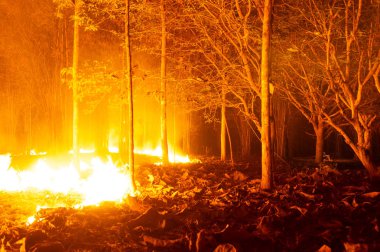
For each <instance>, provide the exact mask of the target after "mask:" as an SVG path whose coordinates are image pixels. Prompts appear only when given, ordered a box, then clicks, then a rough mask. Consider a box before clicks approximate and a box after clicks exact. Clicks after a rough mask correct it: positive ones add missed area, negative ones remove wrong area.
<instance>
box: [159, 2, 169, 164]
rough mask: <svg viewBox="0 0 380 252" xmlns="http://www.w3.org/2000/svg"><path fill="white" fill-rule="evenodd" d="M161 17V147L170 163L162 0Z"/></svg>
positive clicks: (163, 155) (164, 161) (162, 3)
mask: <svg viewBox="0 0 380 252" xmlns="http://www.w3.org/2000/svg"><path fill="white" fill-rule="evenodd" d="M160 17H161V77H160V83H161V87H160V94H161V95H160V103H161V149H162V163H163V164H164V165H165V164H168V163H169V153H168V129H167V120H166V37H167V34H166V11H165V1H164V0H160Z"/></svg>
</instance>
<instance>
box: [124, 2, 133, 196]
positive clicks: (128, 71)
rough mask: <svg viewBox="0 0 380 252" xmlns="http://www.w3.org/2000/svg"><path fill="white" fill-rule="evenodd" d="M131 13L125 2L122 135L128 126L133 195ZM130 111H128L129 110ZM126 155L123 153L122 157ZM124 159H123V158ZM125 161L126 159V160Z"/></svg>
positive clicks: (127, 3)
mask: <svg viewBox="0 0 380 252" xmlns="http://www.w3.org/2000/svg"><path fill="white" fill-rule="evenodd" d="M129 11H130V5H129V0H125V19H124V22H125V41H124V55H125V56H124V57H125V65H124V67H125V68H124V82H123V87H122V113H123V114H122V118H123V119H122V125H121V127H122V133H125V131H126V126H127V124H128V126H129V130H128V143H129V144H128V153H129V160H128V161H129V176H130V181H131V185H132V191H133V193H134V192H135V191H136V182H135V166H134V136H133V132H134V130H133V89H132V87H133V86H132V66H131V65H132V64H131V62H132V57H131V45H130V35H129V31H130V28H129V23H130V20H129ZM127 109H128V110H127ZM127 111H128V122H127V116H126V115H125V114H126V113H127ZM126 141H127V140H126V134H125V135H122V138H121V147H123V146H125V145H126ZM124 154H125V153H123V152H121V155H124ZM122 159H123V157H122ZM124 160H125V158H124Z"/></svg>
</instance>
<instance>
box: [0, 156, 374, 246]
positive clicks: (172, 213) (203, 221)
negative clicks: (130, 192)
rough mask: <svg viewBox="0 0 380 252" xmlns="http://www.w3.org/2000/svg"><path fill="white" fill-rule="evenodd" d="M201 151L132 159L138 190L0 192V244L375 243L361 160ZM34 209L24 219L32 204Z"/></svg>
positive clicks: (370, 191)
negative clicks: (269, 159)
mask: <svg viewBox="0 0 380 252" xmlns="http://www.w3.org/2000/svg"><path fill="white" fill-rule="evenodd" d="M259 173H260V171H259V168H258V167H257V166H256V165H252V164H238V165H235V166H234V167H232V166H230V165H228V164H222V163H220V162H216V161H212V160H208V161H205V162H203V163H198V164H186V165H173V166H167V167H161V166H155V165H142V166H140V167H138V168H137V180H138V182H139V190H140V194H139V195H138V197H137V198H135V199H133V198H129V199H126V202H125V203H123V204H115V203H111V202H105V203H103V204H102V205H100V206H90V207H84V208H82V209H75V208H72V207H68V206H73V205H75V203H76V202H77V199H76V198H75V196H70V197H69V196H64V195H55V194H49V193H46V192H45V193H44V192H23V193H8V192H1V193H0V205H1V213H0V217H1V218H0V223H1V229H0V239H1V249H0V251H219V252H220V251H380V228H379V220H380V188H376V187H375V186H374V185H373V184H372V185H371V183H370V182H369V180H368V178H367V177H366V175H365V172H364V171H363V170H362V169H360V168H350V169H341V168H340V169H336V168H333V166H331V165H323V166H321V167H309V168H307V167H303V168H301V169H291V168H287V169H282V170H277V171H276V172H275V183H276V187H275V190H274V191H272V192H265V191H261V190H260V180H259V178H260V176H259ZM44 204H48V205H51V204H62V205H64V206H65V207H56V208H47V209H42V210H40V211H39V212H38V213H37V214H36V221H35V222H34V223H33V224H31V225H26V223H25V221H26V219H27V218H28V217H29V216H31V215H33V214H34V213H35V209H36V205H44Z"/></svg>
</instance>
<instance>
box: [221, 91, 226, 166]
mask: <svg viewBox="0 0 380 252" xmlns="http://www.w3.org/2000/svg"><path fill="white" fill-rule="evenodd" d="M225 99H226V94H225V91H224V87H222V107H221V115H220V116H221V120H220V160H221V161H226V103H225Z"/></svg>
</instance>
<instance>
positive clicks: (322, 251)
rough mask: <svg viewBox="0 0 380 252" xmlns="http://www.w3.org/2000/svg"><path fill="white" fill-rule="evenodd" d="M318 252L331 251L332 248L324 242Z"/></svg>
mask: <svg viewBox="0 0 380 252" xmlns="http://www.w3.org/2000/svg"><path fill="white" fill-rule="evenodd" d="M317 252H331V248H330V247H329V246H327V245H326V244H324V245H323V246H322V247H320V248H319V249H318V250H317Z"/></svg>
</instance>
